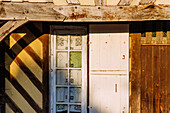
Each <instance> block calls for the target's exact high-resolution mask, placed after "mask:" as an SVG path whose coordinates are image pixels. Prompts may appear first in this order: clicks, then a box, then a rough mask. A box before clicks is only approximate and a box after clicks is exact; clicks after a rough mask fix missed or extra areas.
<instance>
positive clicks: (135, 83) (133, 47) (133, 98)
mask: <svg viewBox="0 0 170 113" xmlns="http://www.w3.org/2000/svg"><path fill="white" fill-rule="evenodd" d="M140 51H141V33H131V34H130V58H129V60H130V67H129V68H130V69H129V80H130V81H129V82H130V94H129V100H130V104H129V105H130V113H140V112H141V105H140V103H141V89H140V88H141V85H140V84H141V81H140V78H141V63H140V62H141V60H140Z"/></svg>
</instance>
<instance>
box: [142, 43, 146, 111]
mask: <svg viewBox="0 0 170 113" xmlns="http://www.w3.org/2000/svg"><path fill="white" fill-rule="evenodd" d="M141 58H142V60H141V83H142V85H141V113H147V101H146V91H147V80H146V79H147V76H146V75H147V67H146V64H147V47H145V46H142V47H141Z"/></svg>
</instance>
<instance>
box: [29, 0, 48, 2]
mask: <svg viewBox="0 0 170 113" xmlns="http://www.w3.org/2000/svg"><path fill="white" fill-rule="evenodd" d="M28 2H48V1H47V0H28Z"/></svg>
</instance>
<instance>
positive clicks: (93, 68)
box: [89, 24, 129, 113]
mask: <svg viewBox="0 0 170 113" xmlns="http://www.w3.org/2000/svg"><path fill="white" fill-rule="evenodd" d="M89 30H90V31H89V32H90V34H89V37H90V42H89V45H90V47H89V48H90V55H89V60H90V62H89V63H90V65H89V67H90V69H89V72H90V80H89V81H90V83H89V84H90V100H89V101H90V106H89V108H90V113H120V112H121V113H122V112H123V113H128V73H129V72H128V60H129V54H128V52H129V50H128V48H129V47H128V46H129V38H128V37H129V33H128V32H129V26H128V25H127V24H92V25H90V28H89ZM114 84H117V85H116V86H118V89H117V93H118V94H119V95H114V94H113V93H112V94H111V90H113V89H114V90H115V88H114V87H116V86H115V85H114ZM107 98H109V99H110V100H107ZM105 100H107V101H105ZM113 100H114V101H113Z"/></svg>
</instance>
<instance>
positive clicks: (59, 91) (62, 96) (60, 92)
mask: <svg viewBox="0 0 170 113" xmlns="http://www.w3.org/2000/svg"><path fill="white" fill-rule="evenodd" d="M67 100H68V99H67V88H56V102H67Z"/></svg>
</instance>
